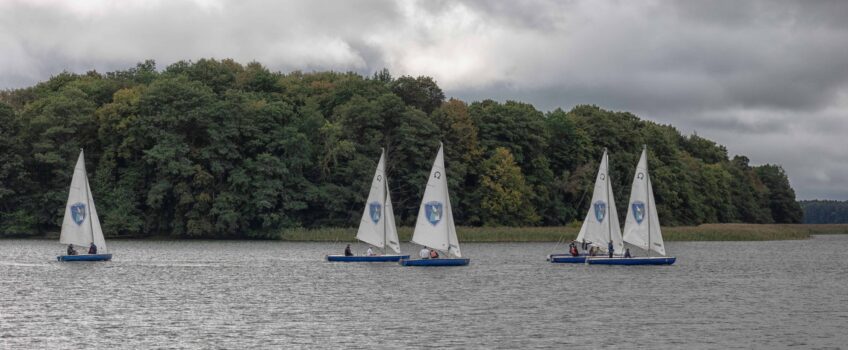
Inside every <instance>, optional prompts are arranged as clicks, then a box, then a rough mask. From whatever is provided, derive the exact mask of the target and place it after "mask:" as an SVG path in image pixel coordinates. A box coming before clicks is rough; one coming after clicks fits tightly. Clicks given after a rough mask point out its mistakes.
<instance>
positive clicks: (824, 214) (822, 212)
mask: <svg viewBox="0 0 848 350" xmlns="http://www.w3.org/2000/svg"><path fill="white" fill-rule="evenodd" d="M798 203H799V204H801V208H802V209H803V210H804V223H805V224H848V201H843V202H840V201H830V200H813V201H800V202H798Z"/></svg>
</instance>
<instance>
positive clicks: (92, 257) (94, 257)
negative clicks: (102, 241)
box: [56, 254, 112, 261]
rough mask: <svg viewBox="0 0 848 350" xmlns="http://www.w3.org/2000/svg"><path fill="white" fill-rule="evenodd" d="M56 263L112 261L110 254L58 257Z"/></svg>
mask: <svg viewBox="0 0 848 350" xmlns="http://www.w3.org/2000/svg"><path fill="white" fill-rule="evenodd" d="M56 260H58V261H109V260H112V254H85V255H60V256H57V257H56Z"/></svg>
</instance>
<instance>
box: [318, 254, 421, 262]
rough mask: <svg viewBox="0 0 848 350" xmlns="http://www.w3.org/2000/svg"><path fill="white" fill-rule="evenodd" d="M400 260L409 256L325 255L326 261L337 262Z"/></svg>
mask: <svg viewBox="0 0 848 350" xmlns="http://www.w3.org/2000/svg"><path fill="white" fill-rule="evenodd" d="M400 259H409V255H375V256H365V255H361V256H344V255H327V261H339V262H387V261H398V260H400Z"/></svg>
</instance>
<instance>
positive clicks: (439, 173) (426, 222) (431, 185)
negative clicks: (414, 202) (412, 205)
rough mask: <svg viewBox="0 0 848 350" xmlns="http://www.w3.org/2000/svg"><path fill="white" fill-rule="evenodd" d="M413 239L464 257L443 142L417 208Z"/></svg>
mask: <svg viewBox="0 0 848 350" xmlns="http://www.w3.org/2000/svg"><path fill="white" fill-rule="evenodd" d="M412 242H413V243H417V244H420V245H423V246H425V247H429V248H433V249H436V250H441V251H443V252H447V253H448V254H453V255H455V256H456V257H462V253H461V252H460V250H459V240H458V239H457V236H456V226H455V225H454V222H453V211H452V210H451V204H450V196H449V195H448V179H447V175H446V174H445V154H444V146H443V145H442V144H441V143H439V153H438V155H436V161H435V162H433V169H432V170H430V178H429V180H428V181H427V188H426V189H425V190H424V198H423V199H422V200H421V207H420V208H419V209H418V221H417V222H416V224H415V232H414V233H413V234H412Z"/></svg>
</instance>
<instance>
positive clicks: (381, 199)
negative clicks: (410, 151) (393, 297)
mask: <svg viewBox="0 0 848 350" xmlns="http://www.w3.org/2000/svg"><path fill="white" fill-rule="evenodd" d="M356 239H358V240H360V241H363V242H365V243H368V244H371V245H374V246H377V247H380V248H385V247H386V246H388V247H389V248H392V250H394V251H396V252H398V253H400V244H398V238H397V228H396V227H395V218H394V213H393V212H392V202H391V198H390V197H389V190H388V186H387V179H386V152H385V150H384V151H383V153H382V154H381V155H380V161H379V162H378V163H377V170H376V171H375V172H374V178H373V180H371V192H369V193H368V199H367V200H366V201H365V211H364V212H363V213H362V220H360V222H359V230H358V231H357V232H356Z"/></svg>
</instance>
